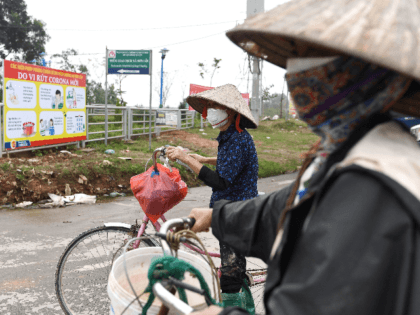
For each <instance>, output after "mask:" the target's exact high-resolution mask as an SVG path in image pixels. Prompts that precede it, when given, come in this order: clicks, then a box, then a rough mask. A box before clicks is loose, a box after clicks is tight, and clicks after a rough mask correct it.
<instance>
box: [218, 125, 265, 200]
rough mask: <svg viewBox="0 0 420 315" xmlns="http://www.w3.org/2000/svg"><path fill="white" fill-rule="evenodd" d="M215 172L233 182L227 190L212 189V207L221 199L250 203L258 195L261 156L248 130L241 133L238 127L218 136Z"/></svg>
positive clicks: (233, 127) (230, 128)
mask: <svg viewBox="0 0 420 315" xmlns="http://www.w3.org/2000/svg"><path fill="white" fill-rule="evenodd" d="M217 141H218V142H219V148H218V152H217V165H216V172H217V174H218V175H219V176H220V177H223V178H224V179H226V180H227V181H229V182H230V183H231V185H230V186H229V187H228V188H227V189H225V190H215V189H213V194H212V195H211V199H210V208H211V207H213V204H214V203H215V202H216V201H218V200H222V199H225V200H232V201H239V200H247V199H252V198H255V197H257V196H258V190H257V181H258V157H257V150H256V149H255V145H254V140H253V139H252V137H251V135H250V134H249V133H248V131H246V130H244V131H243V132H241V133H239V132H238V131H237V130H236V128H235V124H234V123H233V124H232V125H230V126H229V128H228V129H227V130H226V131H222V132H220V134H219V136H218V137H217Z"/></svg>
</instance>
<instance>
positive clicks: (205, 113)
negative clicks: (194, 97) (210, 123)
mask: <svg viewBox="0 0 420 315" xmlns="http://www.w3.org/2000/svg"><path fill="white" fill-rule="evenodd" d="M201 116H203V118H204V119H206V118H207V106H204V108H203V112H202V113H201Z"/></svg>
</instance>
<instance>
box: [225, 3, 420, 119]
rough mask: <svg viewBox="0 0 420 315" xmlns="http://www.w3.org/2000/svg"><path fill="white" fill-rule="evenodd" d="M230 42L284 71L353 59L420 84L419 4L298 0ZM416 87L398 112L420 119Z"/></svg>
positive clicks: (235, 33)
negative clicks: (296, 62) (304, 60)
mask: <svg viewBox="0 0 420 315" xmlns="http://www.w3.org/2000/svg"><path fill="white" fill-rule="evenodd" d="M227 36H228V37H229V38H230V39H231V40H232V41H233V42H234V43H235V44H237V45H238V46H240V47H241V48H243V49H244V50H245V51H247V52H249V53H250V54H253V55H255V56H257V57H260V58H263V59H264V60H267V61H269V62H271V63H273V64H275V65H278V66H280V67H282V68H285V67H286V60H287V59H288V58H297V57H326V56H336V55H349V56H354V57H358V58H361V59H363V60H365V61H368V62H371V63H373V64H377V65H379V66H382V67H385V68H388V69H391V70H394V71H397V72H399V73H402V74H404V75H407V76H409V77H412V78H413V79H415V80H418V81H420V1H419V0H293V1H290V2H288V3H285V4H283V5H280V6H278V7H276V8H274V9H272V10H270V11H268V12H266V13H262V14H258V15H256V16H254V17H252V18H250V19H248V20H246V21H245V23H244V24H242V25H239V26H237V27H235V28H234V29H233V30H231V31H229V32H227ZM416 85H417V83H415V84H413V85H412V86H411V88H410V90H409V92H408V93H407V94H406V95H405V96H404V97H403V98H402V99H401V100H399V101H398V102H397V103H396V104H395V105H394V106H393V109H394V110H396V111H399V112H402V113H405V114H409V115H414V116H420V91H419V89H418V87H419V86H418V85H417V86H416Z"/></svg>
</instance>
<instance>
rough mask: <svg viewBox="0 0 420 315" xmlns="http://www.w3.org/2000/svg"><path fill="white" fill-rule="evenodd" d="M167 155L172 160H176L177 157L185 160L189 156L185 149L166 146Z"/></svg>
mask: <svg viewBox="0 0 420 315" xmlns="http://www.w3.org/2000/svg"><path fill="white" fill-rule="evenodd" d="M166 155H167V157H168V158H169V159H170V160H171V161H172V162H175V161H176V160H177V159H178V160H180V161H182V162H185V158H186V157H188V155H187V154H186V153H185V152H184V151H183V150H181V149H180V148H175V147H168V148H166Z"/></svg>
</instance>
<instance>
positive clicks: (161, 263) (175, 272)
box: [142, 256, 222, 315]
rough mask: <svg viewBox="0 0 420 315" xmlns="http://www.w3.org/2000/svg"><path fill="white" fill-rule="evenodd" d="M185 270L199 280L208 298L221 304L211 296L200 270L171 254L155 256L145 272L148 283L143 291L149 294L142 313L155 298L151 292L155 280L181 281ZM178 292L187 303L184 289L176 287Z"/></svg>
mask: <svg viewBox="0 0 420 315" xmlns="http://www.w3.org/2000/svg"><path fill="white" fill-rule="evenodd" d="M186 272H190V273H192V274H193V275H194V276H196V277H197V279H198V281H199V282H200V286H201V289H203V290H204V291H205V292H206V294H207V296H209V297H210V300H211V302H212V303H213V304H215V305H218V306H222V303H217V302H216V301H215V300H214V299H213V298H212V297H211V295H210V289H209V287H208V285H207V283H206V281H205V280H204V278H203V276H202V274H201V273H200V271H198V270H197V269H196V268H195V267H193V266H192V265H191V264H190V263H188V262H186V261H184V260H181V259H178V258H176V257H172V256H164V257H159V258H156V260H154V261H153V262H152V263H151V265H150V267H149V272H148V274H147V278H148V279H149V284H148V286H147V287H146V289H145V290H144V292H147V293H150V295H149V299H148V300H147V303H146V304H145V305H144V307H143V310H142V315H146V313H147V311H148V310H149V308H150V306H151V305H152V304H153V301H154V300H155V295H154V294H153V290H152V288H153V285H154V284H155V283H156V282H160V281H162V280H164V279H169V277H173V278H175V279H177V280H179V281H182V280H184V278H185V273H186ZM178 293H179V297H180V299H181V300H182V301H183V302H185V303H187V304H188V300H187V295H186V293H185V290H184V289H183V288H178Z"/></svg>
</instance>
